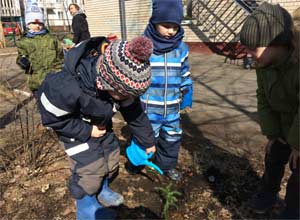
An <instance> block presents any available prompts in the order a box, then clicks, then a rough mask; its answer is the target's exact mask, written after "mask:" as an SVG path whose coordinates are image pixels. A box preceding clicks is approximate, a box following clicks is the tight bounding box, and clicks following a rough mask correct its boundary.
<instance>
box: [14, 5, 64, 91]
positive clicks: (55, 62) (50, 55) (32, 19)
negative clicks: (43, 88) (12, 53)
mask: <svg viewBox="0 0 300 220" xmlns="http://www.w3.org/2000/svg"><path fill="white" fill-rule="evenodd" d="M25 22H26V25H27V28H28V31H27V32H26V33H25V34H24V36H23V37H22V38H21V39H20V40H19V41H17V48H18V57H17V63H18V64H19V65H20V66H21V67H22V68H23V69H25V73H26V74H29V75H28V76H29V77H28V85H29V88H30V90H31V91H33V92H34V91H36V90H37V89H38V87H39V86H40V85H41V82H42V81H43V80H44V78H45V76H46V75H47V74H48V73H49V72H55V71H58V70H60V69H61V65H62V58H63V52H62V47H61V45H60V44H59V42H58V41H57V40H56V38H54V37H53V36H52V35H50V33H49V31H48V30H47V29H46V28H45V27H44V18H43V13H42V11H41V10H40V8H39V7H38V5H37V3H36V2H33V1H29V2H28V5H27V9H26V14H25Z"/></svg>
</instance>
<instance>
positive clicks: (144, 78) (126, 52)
mask: <svg viewBox="0 0 300 220" xmlns="http://www.w3.org/2000/svg"><path fill="white" fill-rule="evenodd" d="M152 51H153V45H152V42H151V41H150V40H149V39H148V38H146V37H137V38H134V39H133V40H132V41H130V42H127V41H120V40H115V41H112V42H111V43H110V44H109V46H108V47H107V48H106V49H105V51H104V54H103V55H101V56H100V57H99V60H98V73H99V76H98V77H97V80H96V81H97V87H98V89H100V90H111V91H116V92H118V93H120V94H122V95H132V96H139V95H141V94H143V93H144V92H145V91H146V90H147V88H148V87H149V85H150V79H151V72H150V62H149V57H150V56H151V54H152Z"/></svg>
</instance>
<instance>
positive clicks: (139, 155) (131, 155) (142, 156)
mask: <svg viewBox="0 0 300 220" xmlns="http://www.w3.org/2000/svg"><path fill="white" fill-rule="evenodd" d="M126 154H127V158H128V159H129V160H130V162H131V163H132V164H133V165H134V166H140V165H145V166H149V167H151V168H153V169H155V170H156V171H157V172H159V173H160V174H161V175H163V173H164V172H163V171H162V170H161V169H160V168H159V167H158V166H157V165H155V164H154V163H152V162H150V161H149V159H150V158H151V157H152V156H153V153H152V152H151V153H149V154H147V153H146V151H145V150H143V149H142V148H141V147H140V146H139V145H138V144H137V143H136V142H135V141H134V140H131V143H130V145H129V146H128V147H127V149H126Z"/></svg>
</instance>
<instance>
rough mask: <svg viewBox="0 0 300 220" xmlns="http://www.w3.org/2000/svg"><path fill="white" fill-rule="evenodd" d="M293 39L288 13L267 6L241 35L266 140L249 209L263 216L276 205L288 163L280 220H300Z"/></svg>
mask: <svg viewBox="0 0 300 220" xmlns="http://www.w3.org/2000/svg"><path fill="white" fill-rule="evenodd" d="M295 36H296V32H295V31H294V30H293V21H292V18H291V16H290V14H289V13H288V12H287V11H286V10H285V9H284V8H282V7H280V6H279V5H272V4H269V3H263V4H262V5H261V6H259V7H258V8H257V9H256V10H255V11H254V12H253V13H252V14H251V15H250V16H249V17H248V18H247V19H246V21H245V23H244V25H243V27H242V30H241V33H240V39H241V43H242V44H243V45H245V46H246V49H247V52H248V53H249V54H251V55H252V57H253V58H254V60H255V61H256V68H257V70H256V74H257V85H258V88H257V100H258V115H259V121H260V126H261V130H262V134H263V135H265V136H266V137H267V138H268V143H267V145H266V155H265V171H264V175H263V178H262V187H261V189H260V191H259V192H258V193H257V194H256V195H255V196H254V198H253V204H252V208H253V210H254V211H255V212H257V213H265V212H267V211H268V210H269V209H270V208H272V206H273V205H274V204H275V203H276V202H277V199H278V192H279V191H280V185H281V180H282V178H283V175H284V170H285V165H286V164H287V163H288V161H290V169H291V171H292V174H291V176H290V177H289V180H288V184H287V189H286V196H285V202H286V208H285V210H284V212H283V213H282V214H281V216H280V218H282V219H299V50H298V49H299V48H297V47H298V45H299V38H297V37H295ZM296 41H298V42H296Z"/></svg>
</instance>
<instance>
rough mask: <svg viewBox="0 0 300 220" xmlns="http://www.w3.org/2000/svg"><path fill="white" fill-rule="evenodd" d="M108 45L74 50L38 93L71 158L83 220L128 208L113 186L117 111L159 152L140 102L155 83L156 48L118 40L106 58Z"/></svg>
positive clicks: (97, 42)
mask: <svg viewBox="0 0 300 220" xmlns="http://www.w3.org/2000/svg"><path fill="white" fill-rule="evenodd" d="M106 44H107V40H106V39H105V38H104V37H97V38H91V39H90V40H87V41H84V42H83V43H81V44H80V45H78V46H75V47H74V48H72V49H70V51H69V52H68V53H67V55H66V58H65V62H64V69H63V70H62V71H61V72H59V73H57V74H49V75H48V76H47V78H46V79H45V80H44V82H43V84H42V85H41V87H40V89H39V90H38V97H39V101H38V106H39V110H40V113H41V116H42V122H43V125H45V126H47V127H51V128H52V129H53V130H54V131H55V132H56V133H57V135H58V137H59V140H60V141H61V142H62V143H63V145H64V148H65V151H66V153H67V154H68V156H69V157H70V161H71V165H72V166H71V168H72V176H71V178H70V181H69V189H70V192H71V195H72V196H73V197H74V198H75V199H76V203H77V219H98V218H101V219H102V218H105V217H106V218H107V219H111V218H113V216H114V215H113V214H112V213H110V212H109V211H108V209H106V208H103V207H107V206H118V205H120V204H122V203H123V197H122V195H120V194H119V193H116V192H113V191H112V190H111V189H110V188H109V187H108V183H109V181H111V180H112V177H113V176H114V175H115V174H116V173H117V171H118V162H119V153H120V150H119V144H118V142H117V140H116V137H115V135H114V133H113V129H112V117H113V115H114V114H115V112H116V111H120V112H121V114H122V115H123V117H124V119H125V121H126V122H127V123H128V125H129V127H130V129H131V132H132V135H133V137H134V138H135V140H136V141H137V142H138V143H139V144H140V145H142V146H144V147H145V150H146V152H147V153H150V152H154V151H155V147H154V143H155V141H154V135H153V130H152V128H151V124H150V123H149V120H148V118H147V116H146V115H145V113H144V112H143V110H142V108H141V104H140V100H139V99H138V96H139V95H141V94H142V93H143V92H144V91H145V90H146V89H147V88H148V86H149V84H150V66H149V64H148V58H149V56H150V55H151V52H152V43H151V41H150V40H149V39H147V38H145V37H138V38H136V39H134V40H132V41H131V42H124V41H119V40H115V41H113V42H111V43H110V44H109V45H108V47H107V48H106V49H105V52H104V53H102V52H103V48H105V45H106ZM101 48H102V49H101Z"/></svg>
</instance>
